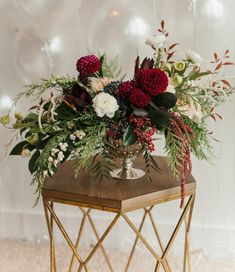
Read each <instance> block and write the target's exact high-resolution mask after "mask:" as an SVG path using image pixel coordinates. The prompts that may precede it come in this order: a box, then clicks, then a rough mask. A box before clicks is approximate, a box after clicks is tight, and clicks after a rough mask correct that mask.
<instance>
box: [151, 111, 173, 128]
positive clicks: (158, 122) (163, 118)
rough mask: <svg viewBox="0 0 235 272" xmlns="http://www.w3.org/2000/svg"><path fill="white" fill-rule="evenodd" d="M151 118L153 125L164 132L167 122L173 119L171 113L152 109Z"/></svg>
mask: <svg viewBox="0 0 235 272" xmlns="http://www.w3.org/2000/svg"><path fill="white" fill-rule="evenodd" d="M149 117H150V120H151V122H152V124H153V125H155V126H156V128H157V129H159V130H162V129H164V128H165V127H166V124H167V122H168V121H169V119H170V118H171V116H170V114H169V112H167V111H163V110H160V109H150V110H149Z"/></svg>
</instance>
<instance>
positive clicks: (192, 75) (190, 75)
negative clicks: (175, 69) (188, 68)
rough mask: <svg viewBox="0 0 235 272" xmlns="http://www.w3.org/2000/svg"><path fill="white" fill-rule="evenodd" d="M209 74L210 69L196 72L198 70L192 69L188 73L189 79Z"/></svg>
mask: <svg viewBox="0 0 235 272" xmlns="http://www.w3.org/2000/svg"><path fill="white" fill-rule="evenodd" d="M210 74H212V72H211V71H206V72H202V73H200V72H198V71H195V70H193V71H192V72H191V73H190V74H189V79H190V80H195V79H197V78H199V77H203V76H207V75H210Z"/></svg>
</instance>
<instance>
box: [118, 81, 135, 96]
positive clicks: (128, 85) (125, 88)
mask: <svg viewBox="0 0 235 272" xmlns="http://www.w3.org/2000/svg"><path fill="white" fill-rule="evenodd" d="M135 87H136V82H135V80H131V81H124V82H122V83H121V84H120V86H119V94H120V96H121V97H123V98H127V97H128V96H129V95H130V93H131V91H132V90H133V89H134V88H135Z"/></svg>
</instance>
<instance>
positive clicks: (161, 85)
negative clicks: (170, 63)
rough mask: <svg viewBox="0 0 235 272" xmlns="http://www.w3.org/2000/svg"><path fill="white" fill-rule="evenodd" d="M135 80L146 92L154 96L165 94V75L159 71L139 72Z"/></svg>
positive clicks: (143, 70)
mask: <svg viewBox="0 0 235 272" xmlns="http://www.w3.org/2000/svg"><path fill="white" fill-rule="evenodd" d="M137 80H138V82H139V84H140V86H141V87H142V88H143V89H144V90H145V91H146V92H148V93H149V94H150V95H154V96H155V95H159V94H162V93H163V92H165V90H166V88H167V86H168V78H167V75H166V74H165V73H164V72H163V71H162V70H160V69H142V70H139V72H138V74H137Z"/></svg>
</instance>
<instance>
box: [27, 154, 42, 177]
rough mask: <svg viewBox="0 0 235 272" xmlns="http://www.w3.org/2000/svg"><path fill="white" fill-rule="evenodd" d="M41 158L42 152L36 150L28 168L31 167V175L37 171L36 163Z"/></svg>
mask: <svg viewBox="0 0 235 272" xmlns="http://www.w3.org/2000/svg"><path fill="white" fill-rule="evenodd" d="M39 156H40V151H39V150H36V151H35V152H34V153H33V155H32V157H31V159H30V160H29V165H28V167H29V171H30V173H31V174H33V173H34V172H35V171H36V161H37V159H38V157H39Z"/></svg>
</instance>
